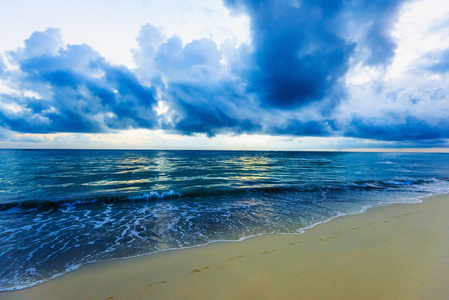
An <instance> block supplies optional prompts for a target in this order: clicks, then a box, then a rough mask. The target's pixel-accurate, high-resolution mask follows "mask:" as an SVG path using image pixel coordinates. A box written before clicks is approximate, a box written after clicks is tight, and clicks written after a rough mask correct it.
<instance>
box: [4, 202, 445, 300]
mask: <svg viewBox="0 0 449 300" xmlns="http://www.w3.org/2000/svg"><path fill="white" fill-rule="evenodd" d="M420 199H421V200H422V202H416V203H400V204H391V205H389V204H387V205H382V206H376V207H373V208H369V209H367V210H366V211H365V212H362V213H359V214H352V215H345V216H342V217H334V218H332V219H331V220H329V221H326V222H323V223H317V224H315V225H313V226H311V228H307V229H304V232H303V233H298V234H294V233H292V234H263V235H259V236H255V237H248V238H245V239H244V240H242V241H233V242H229V241H222V242H213V243H209V244H207V245H204V246H196V247H191V248H185V249H175V250H170V251H164V252H158V253H153V254H151V255H144V256H138V257H134V258H127V259H120V260H114V261H109V262H101V263H94V264H88V265H85V266H82V267H80V268H79V269H77V270H75V271H72V272H69V273H67V274H65V275H63V276H59V277H57V278H55V279H52V280H50V281H47V282H45V283H42V284H39V285H35V286H32V287H29V288H25V289H21V290H15V291H7V292H6V291H5V292H1V293H0V299H14V298H27V299H49V298H51V299H63V298H95V299H125V298H126V299H128V298H130V299H146V298H148V297H151V298H156V299H167V298H173V297H174V298H179V297H183V298H187V299H194V298H195V299H210V298H211V297H216V298H221V299H228V298H229V299H230V298H232V299H241V298H242V299H243V298H248V297H250V298H261V299H273V298H275V297H279V296H280V297H281V298H282V297H283V298H286V297H290V298H291V297H294V298H298V297H299V298H301V297H306V298H309V299H318V298H322V297H324V298H326V297H327V298H329V297H330V298H334V299H348V298H354V299H355V298H360V297H362V296H363V297H367V296H368V297H369V296H371V297H372V298H396V299H419V297H416V296H418V295H420V294H422V293H424V294H423V295H446V296H449V288H444V286H448V285H447V284H446V283H449V276H448V275H449V271H448V268H447V266H448V263H447V262H449V254H446V253H449V238H448V239H447V240H444V239H443V240H442V237H443V236H445V237H448V235H447V233H448V230H449V220H445V218H444V216H445V215H444V212H445V211H449V201H448V200H449V195H436V196H430V197H425V198H420ZM415 208H416V209H415ZM422 212H425V213H424V214H423V213H422ZM437 216H438V218H437ZM381 219H383V220H381ZM418 224H420V225H421V227H422V228H420V226H418ZM424 232H425V233H424ZM429 233H431V234H430V235H429ZM436 233H438V234H436ZM418 237H419V239H418ZM397 240H401V241H403V243H397ZM407 246H408V247H407ZM298 249H300V250H301V251H299V252H298ZM418 249H420V250H419V251H418ZM442 249H446V250H448V251H447V252H444V251H443V250H442ZM374 250H376V251H374ZM365 252H366V253H365ZM426 253H427V254H428V255H425V254H426ZM398 254H400V255H398ZM379 256H380V257H379ZM406 257H408V259H407V260H406V259H405V258H406ZM409 260H411V261H409ZM413 260H415V261H413ZM442 261H444V262H445V263H444V264H442V263H441V262H442ZM374 262H375V263H374ZM398 262H400V263H398ZM367 263H368V265H367ZM386 263H387V265H385V266H384V265H383V264H386ZM361 266H364V268H365V269H362V268H361ZM379 266H381V267H379ZM411 266H413V267H414V268H415V269H416V268H417V269H418V270H419V272H418V273H419V274H417V273H416V272H413V270H414V268H411ZM350 270H352V271H350ZM373 271H375V272H374V274H373ZM415 271H416V270H415ZM412 273H413V274H415V275H416V278H415V277H413V276H410V274H412ZM355 274H357V276H355ZM392 274H394V276H392ZM432 274H440V275H441V276H436V275H432ZM418 275H419V276H418ZM403 277H405V278H408V279H407V280H403V279H402V278H403ZM434 277H437V278H436V279H435V278H434ZM323 278H327V280H325V281H324V282H323ZM386 278H389V280H386ZM237 279H238V280H237ZM343 279H344V280H343ZM349 279H351V280H349ZM362 279H364V280H362ZM374 279H375V280H377V281H375V282H374V283H376V282H377V284H374V283H373V282H371V281H372V280H374ZM431 279H434V280H433V281H435V282H438V281H439V280H441V282H440V283H441V284H436V286H437V288H436V289H435V288H429V287H428V285H429V284H430V285H432V284H431V283H429V282H433V281H432V280H431ZM342 280H343V282H342ZM389 282H390V283H391V282H396V283H397V284H396V285H394V284H389ZM406 282H409V283H407V284H406ZM424 282H427V286H426V288H424V287H423V284H424ZM317 283H320V284H317ZM343 283H344V284H343ZM443 283H444V284H443ZM362 286H363V287H364V288H363V289H361V287H362ZM370 286H371V288H370ZM350 287H351V288H350ZM395 287H396V288H395ZM405 287H406V288H405Z"/></svg>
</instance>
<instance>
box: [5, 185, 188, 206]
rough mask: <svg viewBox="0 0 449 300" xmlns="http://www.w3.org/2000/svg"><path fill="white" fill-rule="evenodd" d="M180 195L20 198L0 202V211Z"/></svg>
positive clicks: (154, 193) (171, 197)
mask: <svg viewBox="0 0 449 300" xmlns="http://www.w3.org/2000/svg"><path fill="white" fill-rule="evenodd" d="M179 197H182V194H181V193H178V192H175V191H172V190H170V191H165V192H157V191H150V192H149V193H145V194H141V195H133V196H127V195H121V196H111V195H103V196H96V197H84V198H78V199H54V200H21V201H13V202H8V203H1V204H0V211H15V210H16V209H51V208H59V207H64V206H82V205H89V204H95V203H106V204H108V203H117V202H135V201H148V200H162V199H174V198H179Z"/></svg>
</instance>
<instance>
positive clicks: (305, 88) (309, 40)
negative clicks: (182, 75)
mask: <svg viewBox="0 0 449 300" xmlns="http://www.w3.org/2000/svg"><path fill="white" fill-rule="evenodd" d="M402 2H403V1H368V0H366V1H339V0H335V1H295V0H290V1H287V0H285V1H255V0H225V3H226V4H227V5H228V6H229V7H231V8H233V9H234V10H237V11H239V10H240V11H242V10H243V11H245V12H246V13H248V15H249V16H250V18H251V33H252V43H253V46H254V48H255V50H254V52H253V56H254V60H255V62H256V65H255V66H254V68H252V69H251V71H250V72H249V74H246V77H247V78H248V79H249V81H250V85H249V87H250V91H251V92H255V93H257V94H258V95H259V96H260V100H261V105H262V106H263V107H275V108H281V109H292V108H296V107H301V106H304V105H307V104H308V103H310V102H313V101H321V100H322V99H323V98H331V99H333V101H334V102H335V101H339V100H340V99H341V97H342V96H343V95H344V90H345V88H344V85H343V83H342V77H343V76H344V75H345V74H346V72H347V71H348V67H349V59H350V58H351V57H352V56H353V54H354V51H355V50H356V49H358V51H359V52H361V53H362V52H363V53H362V54H360V55H359V59H362V60H363V62H364V63H365V64H370V65H380V64H385V63H388V62H389V60H390V59H391V58H392V56H393V55H394V49H395V48H396V43H395V42H394V40H393V38H392V37H391V36H390V35H389V32H388V29H389V28H390V25H391V24H392V22H393V21H394V20H395V16H396V14H397V11H398V8H399V6H400V4H401V3H402ZM360 28H363V29H364V31H365V32H364V35H363V36H364V37H363V39H362V40H358V41H353V40H351V35H354V32H353V31H355V30H360Z"/></svg>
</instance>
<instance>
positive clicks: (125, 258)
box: [0, 194, 444, 300]
mask: <svg viewBox="0 0 449 300" xmlns="http://www.w3.org/2000/svg"><path fill="white" fill-rule="evenodd" d="M442 195H444V194H435V195H434V194H430V195H426V196H422V197H418V198H414V199H417V200H416V201H409V202H379V203H377V204H376V205H368V206H366V207H363V208H362V209H361V210H360V211H355V212H352V213H341V214H338V215H336V216H333V217H330V218H329V219H326V220H323V221H318V222H316V223H313V224H312V225H309V226H306V227H304V228H300V229H298V231H297V232H290V233H274V232H273V233H260V234H256V235H251V236H245V237H241V238H239V239H237V240H213V241H210V242H207V243H205V244H201V245H194V246H189V247H184V248H170V249H165V250H161V251H158V252H150V253H146V254H140V255H136V256H128V257H121V258H116V259H111V260H103V261H101V260H100V261H95V262H92V263H87V264H83V265H78V266H72V267H71V268H69V269H67V270H66V271H65V272H63V273H59V274H55V275H53V276H52V277H51V278H49V279H43V280H40V281H36V282H34V283H32V284H29V285H24V286H19V287H15V288H12V289H5V290H0V300H1V299H2V298H1V294H2V293H8V292H15V291H20V290H24V289H30V288H33V287H36V286H39V285H41V284H45V283H47V282H49V281H52V280H55V279H57V278H59V277H61V276H66V275H67V274H70V273H72V272H75V271H77V270H78V269H80V268H83V267H85V266H88V265H95V264H102V263H111V262H115V261H120V260H129V259H136V258H140V257H145V256H149V255H157V254H161V253H164V252H171V251H183V250H187V249H194V248H201V247H208V246H210V245H213V244H221V243H240V242H243V241H246V240H248V239H253V238H259V237H263V236H271V235H274V236H276V235H302V234H304V233H305V232H306V231H307V230H310V229H312V228H314V227H316V226H320V225H323V224H326V223H328V222H331V221H332V220H334V219H337V218H341V217H346V216H352V215H360V214H364V213H366V212H367V211H368V210H370V209H373V208H377V207H383V206H389V205H396V204H415V203H421V202H422V199H425V198H428V197H434V196H442Z"/></svg>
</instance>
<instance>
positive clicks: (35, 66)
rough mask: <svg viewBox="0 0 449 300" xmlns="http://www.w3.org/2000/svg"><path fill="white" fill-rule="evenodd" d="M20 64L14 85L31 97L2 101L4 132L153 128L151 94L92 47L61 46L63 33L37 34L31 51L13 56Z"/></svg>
mask: <svg viewBox="0 0 449 300" xmlns="http://www.w3.org/2000/svg"><path fill="white" fill-rule="evenodd" d="M8 54H9V56H10V57H11V58H12V59H13V61H14V62H15V63H16V64H18V67H19V70H18V71H10V72H9V73H8V77H7V78H8V79H9V80H10V81H11V82H12V84H13V85H14V84H16V88H17V89H18V90H19V91H32V92H34V93H32V94H30V95H27V94H23V95H20V96H18V95H5V94H3V95H0V97H1V99H2V102H3V103H4V104H12V103H13V104H15V105H19V106H20V107H21V109H19V110H8V109H7V107H8V106H7V105H3V106H2V107H0V117H1V119H0V122H1V124H2V126H4V127H6V128H8V129H10V130H13V131H18V132H30V133H50V132H105V131H107V130H109V129H125V128H131V127H145V128H152V127H153V126H154V123H155V121H154V120H155V116H154V115H155V114H154V111H153V110H152V106H154V105H155V104H156V101H155V99H154V97H153V91H152V90H151V88H148V87H145V86H143V85H141V84H140V83H139V81H138V79H137V78H136V76H135V75H134V74H133V73H131V72H130V71H129V70H128V69H127V68H125V67H121V66H113V65H110V64H108V63H107V62H106V61H105V60H104V59H103V58H102V57H101V56H100V55H99V54H98V53H97V52H95V51H94V50H93V49H92V48H90V47H89V46H88V45H68V46H66V47H65V48H63V47H62V44H61V43H60V35H59V31H58V30H56V29H51V28H50V29H47V30H46V31H45V32H35V33H33V35H32V36H31V37H30V38H29V39H28V40H26V41H25V48H21V49H18V50H17V51H11V52H9V53H8Z"/></svg>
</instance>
